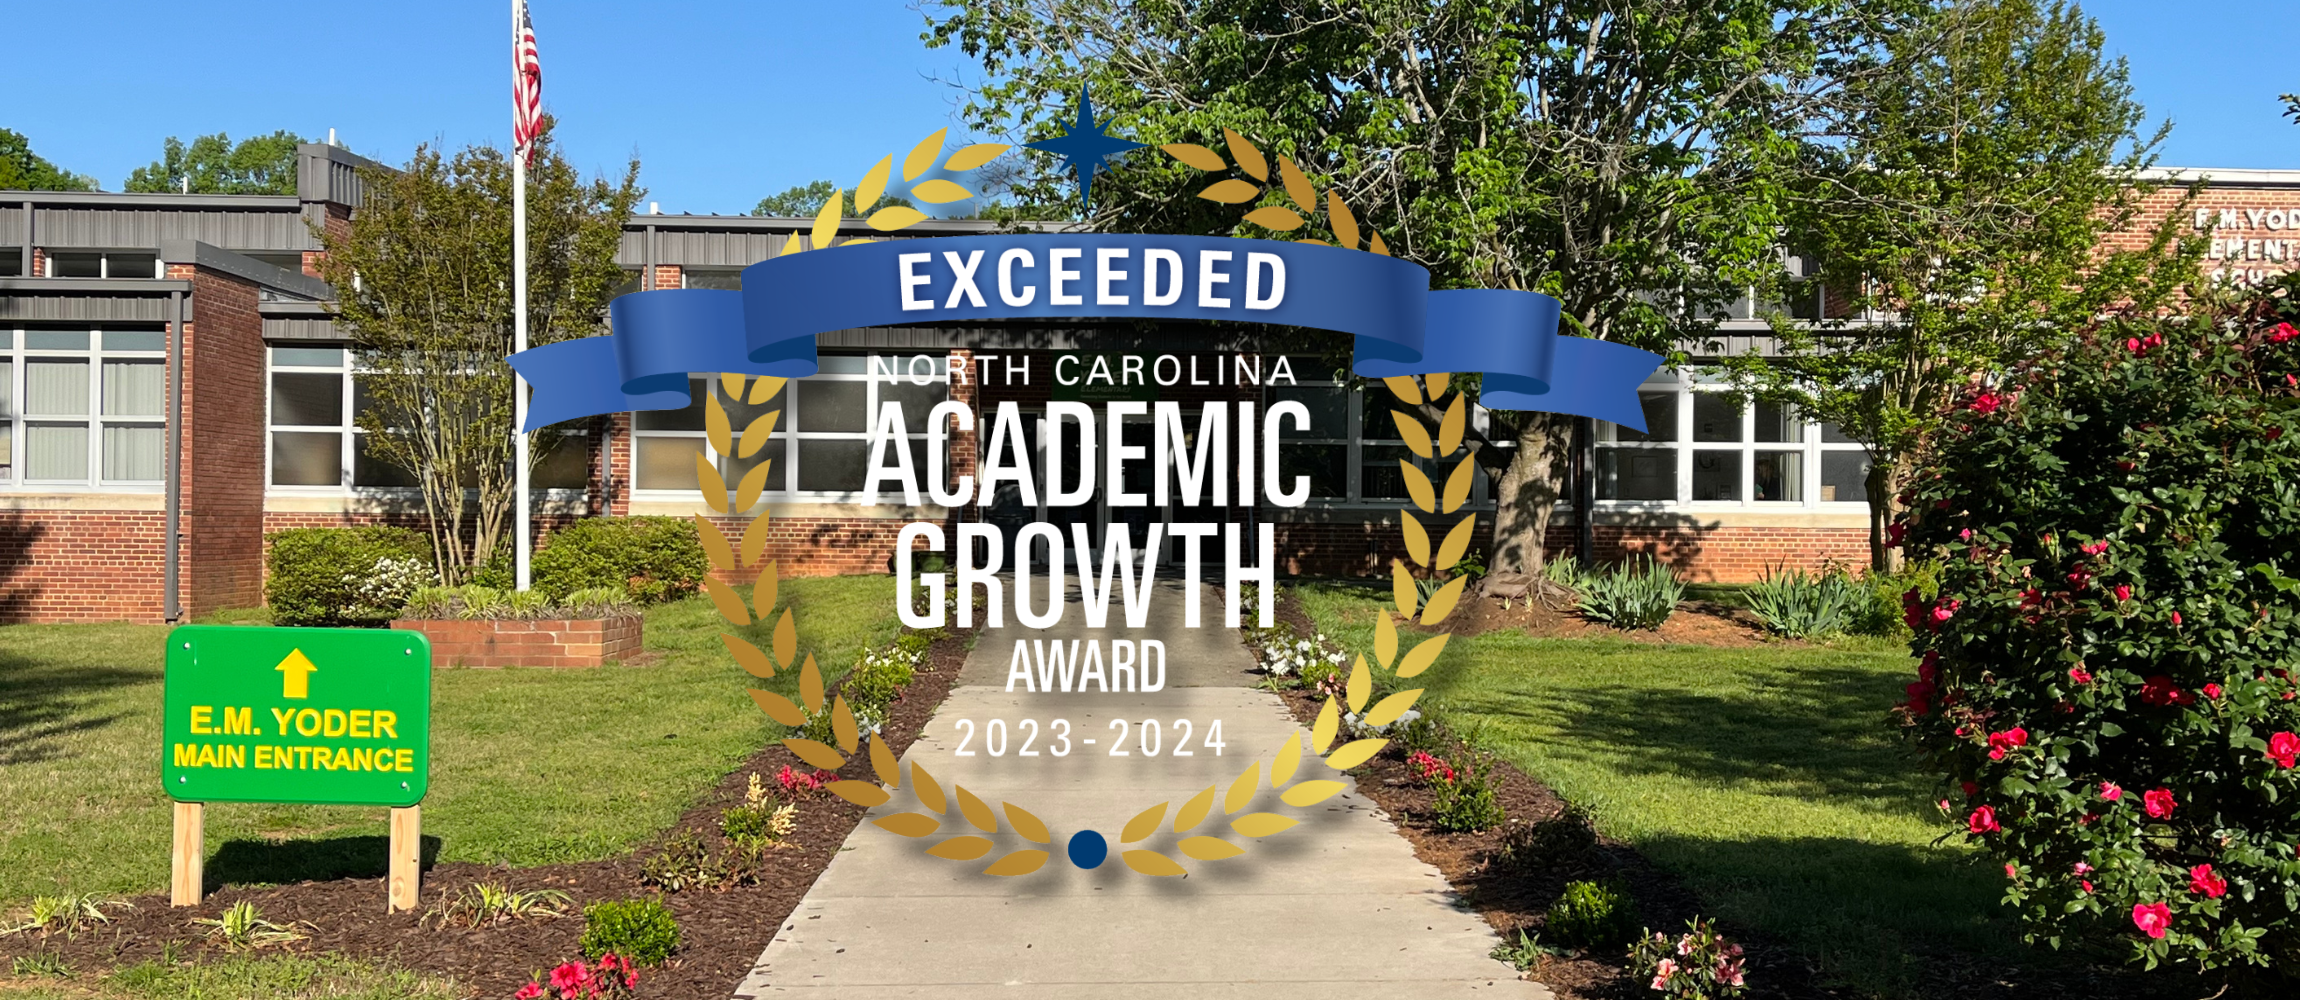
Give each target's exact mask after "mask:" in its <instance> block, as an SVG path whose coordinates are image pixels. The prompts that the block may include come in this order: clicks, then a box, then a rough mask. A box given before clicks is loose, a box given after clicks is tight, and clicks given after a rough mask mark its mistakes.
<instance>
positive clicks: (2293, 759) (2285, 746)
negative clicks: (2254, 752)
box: [2268, 732, 2300, 771]
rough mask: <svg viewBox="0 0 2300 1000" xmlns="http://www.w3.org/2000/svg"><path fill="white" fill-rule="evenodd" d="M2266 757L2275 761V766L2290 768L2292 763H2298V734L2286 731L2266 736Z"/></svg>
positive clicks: (2299, 752)
mask: <svg viewBox="0 0 2300 1000" xmlns="http://www.w3.org/2000/svg"><path fill="white" fill-rule="evenodd" d="M2268 759H2269V760H2272V761H2275V762H2276V766H2277V767H2281V768H2283V769H2285V770H2287V771H2289V770H2291V769H2292V765H2293V764H2295V763H2300V736H2294V735H2293V734H2291V733H2288V732H2287V733H2277V734H2276V735H2274V736H2271V737H2268Z"/></svg>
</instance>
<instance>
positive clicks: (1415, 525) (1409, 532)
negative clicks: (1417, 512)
mask: <svg viewBox="0 0 2300 1000" xmlns="http://www.w3.org/2000/svg"><path fill="white" fill-rule="evenodd" d="M1398 516H1399V517H1400V518H1402V519H1403V520H1401V521H1399V522H1398V524H1399V526H1400V527H1402V528H1404V529H1405V536H1406V555H1407V556H1408V557H1409V558H1411V559H1413V561H1414V564H1415V565H1418V566H1427V565H1429V564H1430V533H1429V532H1427V531H1423V530H1422V523H1421V522H1420V521H1417V520H1414V516H1413V513H1412V512H1410V511H1406V510H1400V511H1398Z"/></svg>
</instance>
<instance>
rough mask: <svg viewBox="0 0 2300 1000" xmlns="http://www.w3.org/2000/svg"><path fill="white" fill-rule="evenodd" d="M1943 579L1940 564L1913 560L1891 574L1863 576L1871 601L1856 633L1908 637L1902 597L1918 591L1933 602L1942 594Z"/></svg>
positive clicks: (1862, 579)
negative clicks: (1902, 608)
mask: <svg viewBox="0 0 2300 1000" xmlns="http://www.w3.org/2000/svg"><path fill="white" fill-rule="evenodd" d="M1940 577H1941V567H1940V564H1939V563H1937V562H1934V561H1932V560H1930V559H1910V560H1908V561H1907V562H1906V563H1905V564H1903V565H1902V566H1901V568H1900V569H1899V570H1896V571H1894V572H1891V573H1865V574H1863V575H1862V576H1861V583H1862V585H1863V586H1866V587H1867V588H1868V589H1869V602H1868V604H1867V605H1866V606H1864V607H1863V608H1862V609H1861V615H1860V617H1859V618H1858V619H1856V620H1855V621H1854V622H1853V632H1854V633H1855V634H1857V635H1875V636H1884V637H1886V638H1901V639H1906V638H1908V637H1909V627H1908V626H1907V625H1906V624H1903V623H1902V621H1901V595H1902V594H1906V593H1908V592H1909V591H1911V590H1914V591H1916V592H1917V595H1918V596H1919V597H1921V598H1923V599H1925V600H1928V601H1929V600H1932V599H1933V597H1934V596H1935V595H1937V594H1939V593H1940V589H1941V580H1940Z"/></svg>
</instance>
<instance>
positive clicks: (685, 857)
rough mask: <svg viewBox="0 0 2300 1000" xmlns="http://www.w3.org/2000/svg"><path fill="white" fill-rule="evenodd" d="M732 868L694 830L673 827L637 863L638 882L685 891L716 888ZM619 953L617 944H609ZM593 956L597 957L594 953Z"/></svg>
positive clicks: (586, 948) (727, 878)
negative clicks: (659, 845) (660, 843)
mask: <svg viewBox="0 0 2300 1000" xmlns="http://www.w3.org/2000/svg"><path fill="white" fill-rule="evenodd" d="M734 875H735V873H734V871H733V870H732V869H731V868H730V867H729V866H728V864H727V861H726V859H725V858H721V857H714V856H713V855H712V854H711V852H710V851H709V850H708V849H706V848H704V846H703V839H702V838H701V837H697V836H695V831H693V830H687V829H680V830H677V831H674V832H673V833H672V834H671V836H670V838H669V839H668V840H665V841H664V842H663V849H662V850H660V851H657V852H655V853H654V854H653V855H650V856H649V857H648V858H647V860H646V861H643V862H641V863H640V865H639V883H640V884H641V885H647V886H653V887H654V888H657V889H661V890H663V891H664V892H685V891H687V890H689V889H715V888H718V887H719V886H722V885H726V884H728V883H729V882H730V881H732V880H733V878H734ZM584 942H585V943H584V953H585V954H592V953H591V951H590V943H589V942H590V933H589V931H588V930H586V931H585V933H584ZM607 950H608V951H613V952H615V953H617V954H622V953H623V952H622V950H621V949H619V948H609V949H607ZM593 957H597V956H596V955H593Z"/></svg>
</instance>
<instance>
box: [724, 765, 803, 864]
mask: <svg viewBox="0 0 2300 1000" xmlns="http://www.w3.org/2000/svg"><path fill="white" fill-rule="evenodd" d="M798 811H799V807H798V805H797V803H791V802H777V801H775V797H774V795H772V794H771V793H769V792H768V791H767V786H766V783H765V782H762V781H760V780H759V772H757V771H752V772H751V781H750V787H749V788H747V789H745V790H744V792H743V804H742V805H739V806H728V807H727V808H726V809H725V810H723V811H721V812H720V813H719V833H720V835H721V836H724V837H726V838H727V840H728V842H729V843H733V844H737V845H742V846H746V847H748V846H773V845H777V844H781V843H782V842H783V840H784V838H787V837H789V836H790V835H791V831H793V830H796V829H798Z"/></svg>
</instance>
